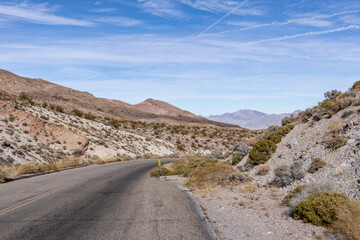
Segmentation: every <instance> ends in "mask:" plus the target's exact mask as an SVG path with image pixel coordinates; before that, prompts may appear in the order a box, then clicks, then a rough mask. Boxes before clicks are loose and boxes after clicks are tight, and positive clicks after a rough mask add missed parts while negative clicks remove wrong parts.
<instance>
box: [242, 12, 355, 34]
mask: <svg viewBox="0 0 360 240" xmlns="http://www.w3.org/2000/svg"><path fill="white" fill-rule="evenodd" d="M359 12H360V10H353V11H346V12H339V13H334V14H329V15H318V16H313V17H309V18H299V19H290V20H288V21H285V22H278V21H274V22H271V23H264V24H257V25H254V26H251V27H247V28H241V29H239V31H241V32H243V31H248V30H252V29H256V28H261V27H270V26H274V25H278V26H283V25H287V24H290V23H296V22H297V21H298V20H301V19H325V18H332V17H336V16H340V15H346V14H352V13H359Z"/></svg>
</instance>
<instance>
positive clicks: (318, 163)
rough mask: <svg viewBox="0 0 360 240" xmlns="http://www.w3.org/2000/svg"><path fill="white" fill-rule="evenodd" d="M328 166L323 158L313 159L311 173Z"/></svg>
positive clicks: (309, 170)
mask: <svg viewBox="0 0 360 240" xmlns="http://www.w3.org/2000/svg"><path fill="white" fill-rule="evenodd" d="M325 166H326V162H325V160H324V159H322V158H313V160H312V163H311V165H310V167H309V169H308V172H309V173H315V172H316V171H318V170H319V169H320V168H323V167H325Z"/></svg>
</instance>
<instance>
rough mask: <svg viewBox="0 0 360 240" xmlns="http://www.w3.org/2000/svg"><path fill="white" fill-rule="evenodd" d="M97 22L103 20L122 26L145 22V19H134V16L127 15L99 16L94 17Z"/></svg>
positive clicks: (103, 21)
mask: <svg viewBox="0 0 360 240" xmlns="http://www.w3.org/2000/svg"><path fill="white" fill-rule="evenodd" d="M94 20H95V21H96V22H102V23H107V24H113V25H116V26H122V27H133V26H137V25H141V24H143V21H140V20H137V19H132V18H125V17H116V16H112V17H99V18H95V19H94Z"/></svg>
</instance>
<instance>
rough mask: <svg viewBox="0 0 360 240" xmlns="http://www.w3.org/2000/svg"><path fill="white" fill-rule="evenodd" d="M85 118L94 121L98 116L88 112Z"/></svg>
mask: <svg viewBox="0 0 360 240" xmlns="http://www.w3.org/2000/svg"><path fill="white" fill-rule="evenodd" d="M84 118H86V119H88V120H92V121H94V120H95V119H96V116H95V115H93V114H92V113H91V112H88V113H85V114H84Z"/></svg>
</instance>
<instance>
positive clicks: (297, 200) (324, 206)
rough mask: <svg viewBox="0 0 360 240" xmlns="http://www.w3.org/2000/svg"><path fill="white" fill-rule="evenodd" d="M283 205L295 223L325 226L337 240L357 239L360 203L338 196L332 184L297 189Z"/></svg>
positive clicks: (358, 234)
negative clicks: (286, 206)
mask: <svg viewBox="0 0 360 240" xmlns="http://www.w3.org/2000/svg"><path fill="white" fill-rule="evenodd" d="M284 203H285V204H287V205H288V206H289V207H290V215H291V216H293V217H294V219H296V220H303V221H304V222H306V223H311V224H314V225H317V226H325V227H326V228H327V229H328V232H329V233H330V234H335V235H336V237H337V239H344V240H345V239H349V240H358V239H360V229H359V226H360V202H358V201H354V200H350V199H349V198H348V197H347V196H346V195H344V194H342V193H339V192H337V191H336V189H335V188H334V186H333V185H331V184H313V185H302V186H299V187H297V188H295V189H294V190H293V191H292V192H291V193H290V194H289V195H287V196H286V197H285V199H284Z"/></svg>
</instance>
